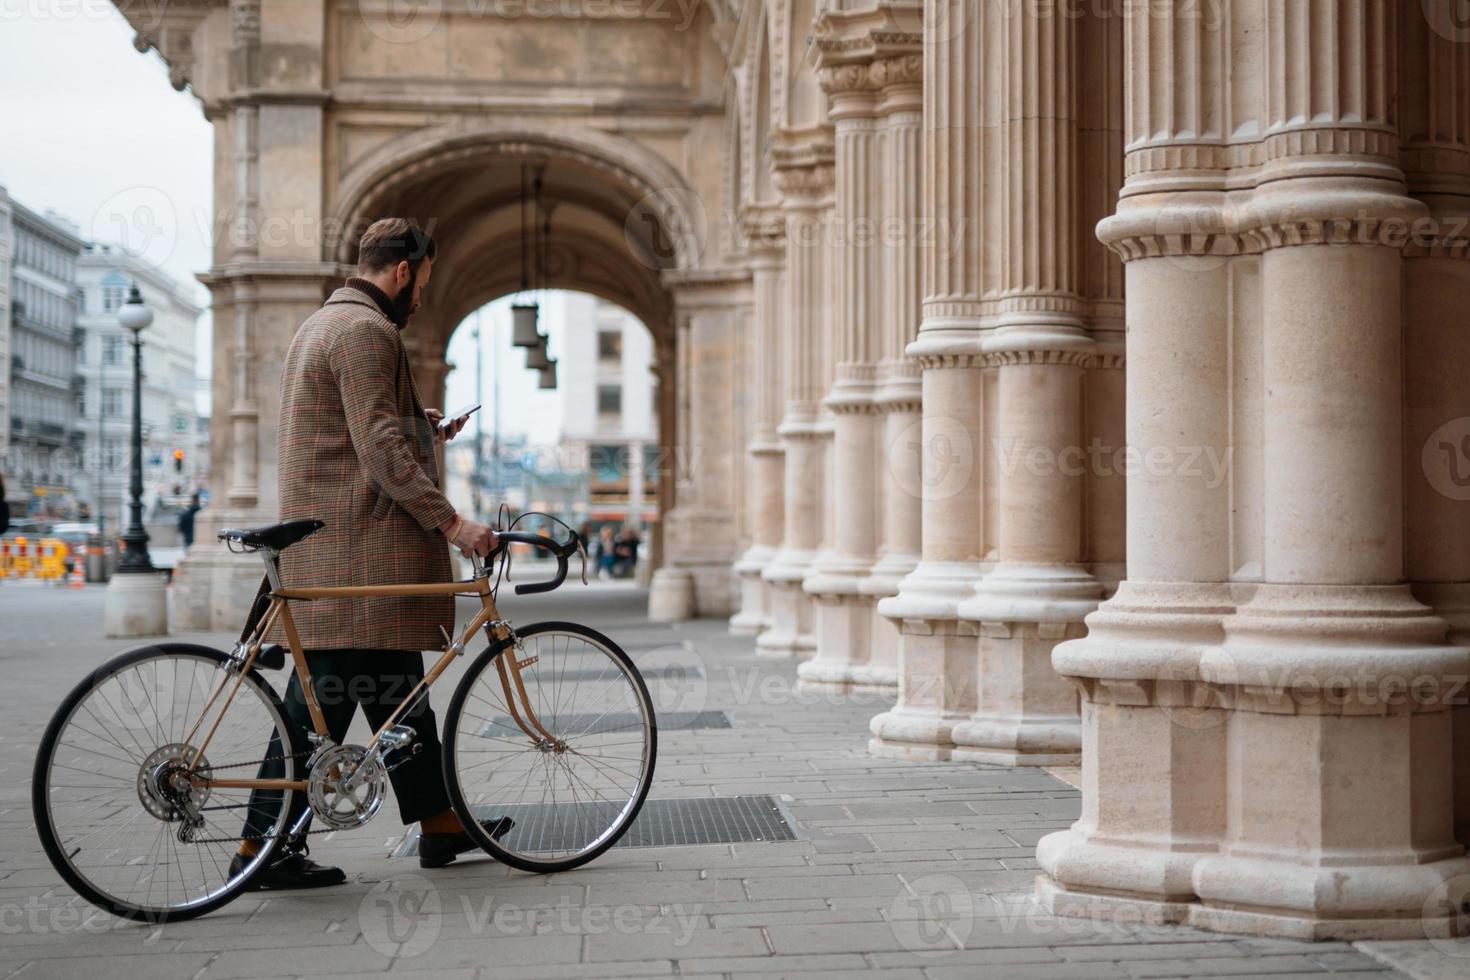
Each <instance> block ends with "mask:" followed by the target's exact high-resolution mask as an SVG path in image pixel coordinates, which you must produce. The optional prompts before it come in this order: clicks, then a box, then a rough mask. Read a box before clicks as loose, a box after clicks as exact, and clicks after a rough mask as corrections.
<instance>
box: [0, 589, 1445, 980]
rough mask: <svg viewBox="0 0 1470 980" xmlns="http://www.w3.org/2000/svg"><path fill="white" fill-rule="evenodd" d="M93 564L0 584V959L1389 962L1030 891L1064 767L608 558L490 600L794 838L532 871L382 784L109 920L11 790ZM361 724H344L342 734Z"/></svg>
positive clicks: (780, 969) (1181, 965)
mask: <svg viewBox="0 0 1470 980" xmlns="http://www.w3.org/2000/svg"><path fill="white" fill-rule="evenodd" d="M517 578H518V579H519V578H520V576H517ZM102 588H103V587H101V586H89V587H87V588H85V589H80V590H72V589H61V588H39V587H28V586H17V585H16V584H15V583H13V582H11V583H6V584H0V670H3V674H0V676H3V678H4V681H3V684H4V686H3V694H0V698H3V700H0V704H3V706H4V711H5V717H6V718H7V720H8V723H7V724H6V725H5V726H4V727H3V728H0V980H8V978H12V977H26V978H33V977H35V978H40V977H79V976H99V975H100V976H106V977H117V978H126V977H140V978H141V977H147V978H150V980H165V978H171V977H181V978H198V980H204V978H216V977H218V978H226V977H296V976H312V977H318V978H320V977H336V976H341V977H353V978H357V980H361V978H362V977H364V976H371V975H375V974H383V973H391V974H393V975H394V976H395V977H404V978H408V977H430V976H432V977H435V978H440V980H461V978H475V977H505V976H513V977H528V978H534V977H545V978H557V977H634V976H636V977H657V976H679V977H729V978H738V980H754V978H757V977H792V978H794V977H808V976H810V977H814V978H827V980H836V978H839V977H844V976H848V975H852V974H858V973H876V974H881V976H882V977H884V978H886V980H908V978H928V980H946V978H960V977H967V978H968V977H980V976H988V977H997V978H1005V980H1026V978H1057V980H1064V978H1093V977H1097V978H1143V977H1196V976H1198V977H1205V976H1225V975H1229V976H1237V977H1256V978H1265V977H1286V976H1291V977H1302V976H1308V975H1330V976H1333V977H1337V978H1353V980H1366V978H1370V977H1393V976H1402V975H1403V974H1399V973H1395V972H1394V971H1393V970H1392V969H1390V968H1388V967H1386V966H1385V965H1383V964H1382V963H1380V962H1379V961H1378V960H1376V959H1374V958H1373V957H1372V956H1370V955H1367V953H1365V952H1364V951H1363V950H1361V949H1358V948H1355V947H1354V946H1352V945H1349V944H1345V943H1307V942H1294V941H1284V940H1274V939H1273V940H1266V939H1249V938H1239V937H1232V936H1227V935H1220V934H1215V933H1208V932H1202V931H1198V930H1194V929H1189V928H1183V927H1176V926H1145V925H1138V924H1117V923H1096V922H1091V921H1084V920H1075V919H1059V918H1054V917H1052V916H1049V915H1047V914H1046V913H1045V912H1043V911H1041V910H1040V908H1039V907H1038V906H1037V905H1036V904H1035V902H1034V900H1033V899H1032V897H1031V896H1032V888H1033V885H1034V879H1035V875H1036V870H1037V869H1036V862H1035V859H1034V853H1033V849H1034V846H1035V844H1036V841H1037V840H1038V839H1039V838H1040V837H1041V836H1042V835H1044V834H1046V833H1048V832H1049V831H1052V830H1055V829H1058V828H1063V827H1066V826H1067V825H1068V824H1070V823H1071V822H1072V821H1073V820H1074V819H1076V817H1077V815H1078V806H1079V801H1078V794H1077V792H1076V790H1075V789H1073V788H1072V786H1070V785H1068V784H1067V783H1066V782H1064V781H1063V780H1061V779H1059V778H1057V777H1056V776H1054V775H1052V774H1051V773H1048V772H1044V771H1041V770H1037V769H1028V768H1002V767H993V766H983V765H978V764H973V763H916V762H897V761H884V760H875V759H872V758H869V756H868V755H867V752H866V743H867V738H868V731H867V725H868V719H869V718H871V717H872V716H873V715H874V714H877V713H878V712H880V711H882V710H885V708H886V707H887V704H888V702H887V701H886V700H885V699H883V698H881V697H878V696H875V695H852V696H847V697H840V696H835V695H806V694H803V693H801V692H798V691H797V689H796V669H795V664H794V663H792V662H783V661H773V660H768V659H763V658H758V657H756V656H755V653H754V644H753V641H752V639H751V638H748V637H734V636H731V635H729V633H728V631H727V629H726V624H725V622H724V621H723V620H719V621H716V620H701V621H694V622H689V623H683V624H678V625H675V626H670V625H667V624H659V623H652V622H649V621H648V620H647V619H646V618H645V617H644V609H645V606H646V598H647V596H646V593H645V592H644V591H642V590H640V589H639V588H638V587H637V586H636V585H634V584H632V583H627V582H613V583H594V584H593V585H590V586H587V587H583V586H581V585H580V584H568V585H567V586H565V587H564V588H563V589H562V590H560V591H558V592H556V593H552V594H549V595H542V596H528V597H510V596H509V590H506V592H505V593H504V596H503V601H502V606H501V608H502V612H504V613H505V614H507V615H508V616H509V617H510V618H511V619H512V620H513V621H514V622H516V623H517V624H518V625H524V624H527V623H530V622H534V621H537V620H541V619H570V620H576V621H581V622H585V623H587V624H589V625H591V626H593V627H594V628H596V629H598V630H600V631H602V632H604V633H606V634H607V635H609V636H611V637H612V638H613V639H615V640H616V641H618V642H619V643H620V644H622V645H623V646H624V648H625V649H627V650H628V651H629V653H630V654H631V655H632V656H633V657H634V659H635V660H636V661H637V662H638V663H639V664H640V666H641V667H643V668H644V669H645V670H647V671H648V672H649V673H650V674H652V675H655V676H654V679H653V680H651V681H650V688H651V689H652V692H653V695H654V700H655V703H656V706H657V708H658V710H659V712H660V714H661V715H667V716H668V717H671V718H672V717H675V713H681V712H711V711H714V712H723V713H724V718H725V719H727V720H728V722H729V727H724V728H699V729H684V730H674V729H665V730H661V731H660V739H659V755H658V766H657V773H656V778H655V782H654V787H653V791H652V793H651V794H650V796H651V798H660V799H670V798H716V797H730V796H745V795H770V796H773V797H775V798H776V799H777V800H778V801H779V808H780V810H781V812H782V814H783V815H784V816H786V817H787V818H788V820H789V821H790V823H791V824H792V828H793V830H794V833H795V837H796V839H794V840H784V841H776V840H763V841H750V842H744V843H728V844H708V845H696V846H670V847H619V848H615V849H613V850H611V851H609V852H607V853H606V854H604V855H603V856H602V857H600V858H599V859H598V860H596V861H595V862H593V863H592V864H590V865H588V866H586V867H584V868H581V869H579V870H576V871H572V872H567V873H564V874H553V875H548V876H535V875H529V874H525V873H522V872H517V871H512V870H510V869H508V868H506V867H505V866H503V865H500V864H498V863H497V862H495V861H493V860H492V859H490V858H488V857H484V856H476V857H474V858H469V859H464V858H462V859H461V860H460V862H458V863H456V864H455V865H453V866H451V867H448V868H444V869H440V870H436V871H421V870H420V869H419V868H418V865H417V862H416V861H414V860H413V859H411V858H394V857H391V856H390V855H391V854H392V852H393V851H394V849H395V848H397V847H398V846H399V845H400V844H401V843H402V841H403V835H404V829H405V828H403V827H402V825H401V824H400V823H399V821H398V816H397V813H396V806H395V805H394V803H393V802H392V801H389V802H388V803H386V804H385V805H384V807H383V810H382V812H381V813H380V814H379V815H378V817H377V818H376V819H375V820H374V822H373V823H372V824H370V825H368V826H367V827H364V828H360V829H358V830H356V831H351V832H341V833H334V834H331V835H323V836H321V837H318V838H315V839H314V842H313V845H312V857H313V858H314V859H316V860H318V861H321V862H324V863H332V864H338V865H340V866H342V867H343V868H344V869H345V870H346V871H347V873H348V882H347V884H345V885H343V886H340V887H337V888H332V889H325V890H320V891H310V892H299V893H253V894H248V895H245V896H243V897H241V898H240V899H237V900H236V901H235V902H234V903H232V904H231V905H229V906H227V907H225V908H224V909H222V910H220V911H217V912H215V913H213V914H212V915H209V916H205V917H203V918H201V919H198V920H194V921H190V922H180V923H170V924H167V925H165V926H162V927H156V926H146V925H139V924H134V923H129V922H123V921H121V920H118V919H115V918H113V917H111V916H109V915H106V914H104V913H101V912H98V911H96V910H95V909H93V908H91V906H89V905H86V904H85V903H83V902H81V901H80V900H79V899H77V898H76V896H74V895H73V894H71V892H70V891H69V890H68V889H67V888H66V887H65V886H64V885H63V884H62V882H61V880H60V879H59V877H58V876H57V875H56V873H55V872H54V871H53V870H52V869H51V867H50V866H49V864H48V863H47V861H46V859H45V857H44V855H43V854H42V853H41V852H40V848H39V846H38V844H37V843H36V837H35V829H34V825H33V822H32V820H31V812H30V791H31V788H30V781H31V779H30V777H31V765H32V762H33V759H34V756H35V749H36V743H37V741H38V739H39V735H40V732H41V730H42V728H43V727H44V725H45V723H46V721H47V719H48V718H49V716H50V714H51V712H52V710H53V709H54V707H55V706H56V704H57V703H58V702H59V701H60V699H61V697H62V696H63V694H64V693H65V691H66V690H67V689H68V688H69V687H71V686H72V685H73V684H75V683H76V682H77V681H78V680H79V679H80V678H81V677H82V676H83V675H84V674H85V672H86V671H87V670H88V669H89V668H91V667H93V666H95V665H96V664H98V663H100V662H102V661H103V660H104V659H106V658H108V657H109V656H111V655H112V654H113V653H115V652H117V651H119V650H120V649H123V648H125V647H126V646H128V644H126V643H120V642H118V641H111V640H104V639H102V638H101V637H100V636H99V633H100V623H101V618H102V598H103V591H102ZM467 614H468V606H466V607H463V608H462V610H461V617H462V620H461V621H463V618H464V617H466V616H467ZM176 638H177V639H180V640H187V641H190V642H200V643H205V644H208V645H213V646H218V647H226V646H227V645H228V643H229V641H230V639H231V637H229V636H228V635H225V634H180V635H178V636H177V637H176ZM452 669H453V670H455V671H457V670H458V669H459V666H458V665H456V667H455V668H452ZM447 680H448V681H449V685H446V686H444V687H442V688H437V689H436V690H440V691H443V692H445V693H444V694H443V695H441V696H440V697H439V698H438V703H440V704H443V703H444V701H445V699H447V692H448V691H449V690H451V689H452V686H451V685H452V683H453V681H454V678H453V677H451V678H448V679H447ZM356 724H357V728H356V729H355V730H354V732H353V735H352V736H351V738H352V739H353V740H365V738H366V736H367V730H366V727H365V725H364V724H363V722H362V720H361V718H359V719H358V721H357V723H356ZM1461 951H1462V952H1464V953H1467V954H1470V947H1462V948H1461ZM1452 952H1453V951H1452ZM1441 960H1444V957H1441ZM1446 962H1450V963H1451V964H1452V965H1455V966H1460V967H1463V968H1464V969H1463V970H1462V971H1461V972H1459V973H1456V974H1446V975H1447V976H1461V977H1464V976H1467V975H1470V959H1458V960H1454V959H1451V960H1447V961H1446Z"/></svg>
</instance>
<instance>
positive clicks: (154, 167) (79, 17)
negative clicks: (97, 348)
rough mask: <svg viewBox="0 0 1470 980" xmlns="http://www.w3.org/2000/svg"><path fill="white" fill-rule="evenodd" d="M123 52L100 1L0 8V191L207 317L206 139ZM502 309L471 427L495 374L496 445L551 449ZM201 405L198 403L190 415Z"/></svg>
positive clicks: (460, 336) (451, 383)
mask: <svg viewBox="0 0 1470 980" xmlns="http://www.w3.org/2000/svg"><path fill="white" fill-rule="evenodd" d="M132 39H133V31H132V29H131V28H130V27H129V26H128V24H127V22H126V21H125V20H124V19H123V17H122V15H121V14H119V13H118V12H117V9H116V8H115V7H114V6H113V5H112V4H111V3H109V2H106V0H0V133H3V134H4V135H3V137H0V185H3V186H4V187H5V188H6V190H7V191H8V192H9V193H10V196H11V197H12V198H14V199H16V200H18V201H20V202H21V203H22V204H24V205H26V207H29V208H30V209H32V210H33V211H37V212H41V213H45V211H46V210H47V209H48V208H50V209H55V210H56V211H58V212H60V213H61V214H63V215H65V216H66V217H68V218H70V219H71V220H72V221H75V222H76V223H77V224H79V225H80V226H81V228H82V235H83V236H84V237H86V238H89V239H91V240H93V241H101V242H111V243H114V244H120V245H123V246H124V247H126V248H128V249H129V250H130V251H132V252H133V254H135V255H138V256H140V257H141V258H143V259H144V260H145V261H148V262H150V263H152V264H154V265H155V266H158V267H160V268H161V269H163V270H164V271H165V272H167V273H169V274H170V275H171V276H172V277H173V278H174V279H176V280H178V281H179V282H181V283H184V284H185V285H186V287H188V288H189V289H190V290H192V292H193V295H194V296H195V297H196V298H197V299H198V300H199V302H200V303H202V304H205V305H207V304H208V302H209V291H208V290H207V289H205V288H204V287H203V285H201V284H200V283H199V282H198V281H197V280H196V279H195V278H194V276H195V274H196V273H198V272H203V271H204V270H206V269H208V268H209V266H210V264H211V260H210V224H211V221H212V220H213V219H212V214H213V209H212V197H213V194H212V189H211V175H212V173H213V166H214V163H213V156H214V144H213V133H212V127H211V126H210V125H209V123H207V122H206V121H205V120H204V114H203V112H202V111H201V109H200V105H199V100H198V99H196V98H195V97H194V96H193V95H192V94H190V92H189V91H188V90H187V89H185V90H184V91H183V92H176V91H174V89H173V86H171V85H170V84H169V81H168V68H167V66H166V65H165V64H164V62H163V60H162V59H161V58H159V57H158V55H157V54H156V53H155V52H152V51H149V52H148V53H146V54H139V53H138V52H137V51H136V50H134V48H133V44H132ZM546 299H547V300H548V301H547V302H545V303H543V316H542V331H543V332H545V333H548V334H549V335H550V336H551V341H550V350H551V356H553V357H555V356H557V348H558V341H557V337H558V335H559V334H560V332H561V330H560V323H559V321H560V319H561V314H560V312H559V311H560V309H561V304H559V303H558V302H556V301H555V298H554V297H546ZM509 306H510V298H509V297H507V298H505V299H503V300H500V301H497V302H496V303H494V304H491V305H490V307H487V308H486V310H485V311H483V312H482V314H481V316H482V323H484V324H487V326H485V327H484V331H483V338H482V344H483V346H484V354H483V357H482V358H481V359H480V363H481V370H482V372H483V376H484V381H483V384H482V392H483V394H484V397H485V399H486V402H487V403H486V406H485V408H484V409H483V410H482V411H481V413H480V420H481V421H482V423H483V424H484V426H485V431H486V432H489V431H490V427H491V426H492V425H493V422H494V420H493V417H492V415H491V413H492V411H493V409H492V405H491V404H490V393H491V392H492V391H493V383H494V382H493V378H494V366H495V365H499V366H500V370H501V399H502V408H503V415H504V424H503V427H502V429H501V431H502V433H504V434H509V435H514V434H521V433H524V434H526V435H527V436H528V437H529V438H530V440H531V441H532V442H533V443H537V444H551V443H554V442H556V441H557V439H558V437H559V429H560V425H561V417H562V409H561V395H560V389H558V390H557V391H549V392H543V391H540V390H538V389H537V387H536V378H537V375H536V374H535V373H534V372H530V371H527V370H525V369H524V367H523V362H524V355H523V353H522V352H521V351H519V350H516V349H513V348H512V347H511V346H510V326H509V322H510V321H509V316H510V314H509ZM472 321H473V315H472V316H471V319H470V320H467V321H466V322H465V323H464V324H461V326H460V328H459V329H458V330H457V331H456V332H455V334H454V336H453V338H452V339H451V341H450V346H449V355H448V357H449V360H450V361H451V362H453V363H455V364H457V365H459V369H458V370H456V371H455V372H454V373H452V374H451V375H450V377H449V380H448V392H447V398H446V404H447V405H448V406H451V407H458V406H460V405H464V404H466V403H469V402H472V401H473V400H474V393H475V384H474V376H473V373H472V372H473V365H474V361H475V356H474V342H473V340H472V339H471V331H470V329H469V327H470V325H471V323H472ZM492 322H494V323H498V324H499V332H498V335H497V336H498V341H497V340H496V338H493V337H492V336H491V328H490V327H489V326H488V324H490V323H492ZM197 337H198V358H197V370H198V372H199V374H200V375H201V376H207V375H208V373H209V364H210V360H209V348H210V318H209V314H208V313H207V312H206V313H205V315H204V316H202V317H201V318H200V323H199V328H198V333H197ZM497 352H498V354H499V356H495V354H496V353H497ZM207 405H208V398H207V392H206V393H204V394H203V395H201V405H200V410H201V411H206V410H207Z"/></svg>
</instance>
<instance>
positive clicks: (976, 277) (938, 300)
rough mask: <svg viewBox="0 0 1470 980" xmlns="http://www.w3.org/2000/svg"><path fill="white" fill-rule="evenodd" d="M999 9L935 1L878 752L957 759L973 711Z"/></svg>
mask: <svg viewBox="0 0 1470 980" xmlns="http://www.w3.org/2000/svg"><path fill="white" fill-rule="evenodd" d="M999 6H1000V5H996V4H981V5H979V6H978V9H975V8H973V7H971V6H967V7H966V10H969V11H972V12H973V14H974V23H972V24H970V25H968V27H967V29H964V30H957V31H956V30H947V29H944V28H943V26H942V25H943V24H949V25H950V26H953V22H952V20H951V19H950V18H949V17H948V15H949V14H950V13H952V12H953V10H952V7H951V5H950V4H949V3H948V2H947V0H928V2H927V3H926V4H925V17H924V20H925V34H926V38H925V40H926V41H927V42H928V44H927V48H926V57H925V60H924V80H923V151H922V156H923V190H924V193H923V197H922V201H923V204H924V207H925V208H926V213H925V214H924V215H923V220H922V222H921V223H922V224H923V225H924V227H925V229H926V234H927V235H928V236H930V239H931V241H932V242H933V243H934V247H931V248H927V249H925V250H924V252H923V259H922V267H923V280H924V302H923V308H922V312H923V319H922V322H921V324H920V326H919V331H918V337H917V338H916V339H915V340H914V341H913V342H912V343H911V344H909V345H908V347H907V349H906V351H907V354H908V356H909V357H910V358H912V359H913V361H914V363H916V364H917V365H918V366H919V368H920V369H921V370H922V381H921V385H922V389H921V390H922V404H923V410H922V418H921V420H920V428H919V432H918V433H917V439H915V438H914V433H913V431H912V429H909V430H907V432H906V434H903V435H900V436H899V437H898V438H899V439H900V444H899V447H898V449H899V450H900V451H902V450H905V449H907V446H906V445H905V443H910V442H913V441H917V443H918V451H919V478H918V488H919V494H920V511H921V517H920V520H921V538H922V548H921V552H920V560H919V562H918V564H917V566H916V567H915V568H914V570H913V571H912V572H910V573H909V574H908V575H907V576H906V577H904V579H903V580H902V581H901V582H900V583H899V587H898V594H897V595H895V596H891V597H889V598H886V599H883V600H881V601H880V602H879V603H878V612H879V613H880V614H881V615H883V616H885V617H887V618H888V619H890V620H892V621H893V622H894V623H896V624H897V625H898V628H899V631H900V634H901V635H900V639H899V665H900V667H899V669H900V676H899V691H898V703H897V704H896V705H895V706H894V708H893V709H892V710H891V711H887V712H884V713H883V714H880V715H878V716H876V717H875V718H873V720H872V722H871V724H870V728H871V730H872V732H873V739H872V740H871V741H870V742H869V743H868V751H869V752H870V753H872V754H873V755H877V756H883V757H893V758H916V759H947V758H949V757H950V753H951V752H952V750H953V748H954V741H953V739H952V737H951V736H952V732H953V730H954V727H955V726H956V725H958V724H960V723H961V722H963V721H965V720H966V719H967V718H969V716H970V714H971V713H972V712H973V711H974V708H975V635H976V631H975V627H974V624H973V623H971V622H967V621H964V620H961V618H960V616H959V613H958V607H959V604H960V603H961V602H963V601H964V600H966V599H968V598H969V597H970V596H971V595H972V594H973V593H974V590H975V583H976V582H977V581H978V579H979V578H980V576H981V575H982V574H983V572H984V565H982V559H983V557H984V540H985V537H984V508H983V506H982V488H983V484H984V479H983V478H984V472H983V457H982V453H981V446H982V444H983V442H984V437H985V430H984V389H985V371H984V366H985V363H984V355H983V352H982V350H981V333H982V326H983V325H984V318H985V315H986V312H987V306H986V300H985V297H986V295H987V293H990V292H992V291H993V290H994V289H995V288H997V287H998V280H997V279H996V276H995V270H994V268H993V267H992V266H991V265H990V264H989V263H986V262H982V260H981V253H982V250H983V246H984V244H985V242H986V239H987V236H989V235H991V234H993V229H992V228H990V227H982V222H981V220H980V218H981V216H982V215H983V214H984V213H985V211H986V208H987V204H988V203H989V202H990V201H991V200H992V198H993V197H994V195H995V188H996V187H997V180H998V177H999V161H997V160H996V158H995V154H994V152H993V146H992V145H991V141H990V140H989V139H988V137H987V135H986V128H987V124H989V125H991V126H993V125H994V123H995V120H996V117H997V113H996V111H995V105H994V103H993V101H992V100H990V99H987V98H986V95H985V90H984V84H985V82H986V73H985V67H986V65H987V64H990V65H998V64H999V62H998V60H997V59H998V57H999V52H1000V48H999V44H998V38H997V36H996V34H995V24H996V21H997V17H998V14H999V9H998V8H999ZM900 472H902V471H900ZM896 482H901V481H898V480H896Z"/></svg>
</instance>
